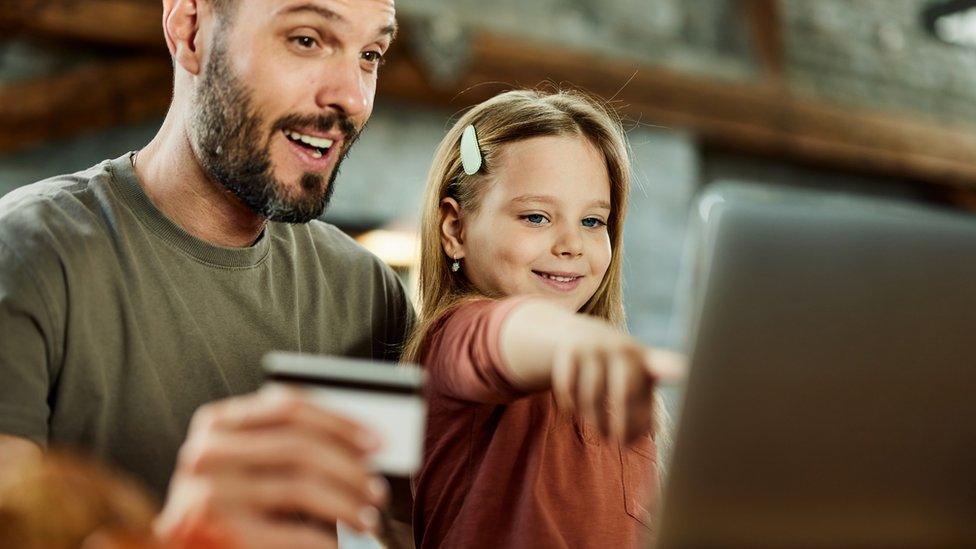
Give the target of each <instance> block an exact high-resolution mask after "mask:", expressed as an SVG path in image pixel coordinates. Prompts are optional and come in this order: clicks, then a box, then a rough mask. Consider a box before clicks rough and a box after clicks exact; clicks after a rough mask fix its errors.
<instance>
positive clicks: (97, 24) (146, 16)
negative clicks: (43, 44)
mask: <svg viewBox="0 0 976 549" xmlns="http://www.w3.org/2000/svg"><path fill="white" fill-rule="evenodd" d="M18 4H19V5H18V6H17V8H16V9H10V10H6V11H2V13H0V28H3V27H6V28H9V29H11V30H13V31H14V32H18V33H20V34H22V35H28V36H31V35H33V36H41V37H52V38H56V39H58V40H61V41H63V40H72V41H83V42H89V43H94V44H102V45H106V46H117V47H123V48H139V49H144V50H165V48H166V42H165V40H164V38H163V29H162V20H163V5H162V2H160V1H159V0H22V2H18Z"/></svg>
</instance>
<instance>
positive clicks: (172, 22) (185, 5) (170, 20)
mask: <svg viewBox="0 0 976 549" xmlns="http://www.w3.org/2000/svg"><path fill="white" fill-rule="evenodd" d="M199 4H200V2H199V1H198V0H164V1H163V34H164V35H165V37H166V46H167V47H168V48H169V53H170V55H172V56H173V61H174V62H175V63H176V64H177V65H179V66H181V67H183V69H184V70H185V71H186V72H188V73H190V74H200V67H201V66H202V58H201V51H200V48H199V45H200V44H199V40H200V38H201V36H200V13H199V8H200V6H199Z"/></svg>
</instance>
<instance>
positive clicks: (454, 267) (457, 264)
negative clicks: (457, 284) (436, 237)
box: [451, 257, 461, 273]
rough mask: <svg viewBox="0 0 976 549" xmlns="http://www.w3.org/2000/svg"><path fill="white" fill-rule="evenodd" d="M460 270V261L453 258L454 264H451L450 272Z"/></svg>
mask: <svg viewBox="0 0 976 549" xmlns="http://www.w3.org/2000/svg"><path fill="white" fill-rule="evenodd" d="M460 270H461V261H460V260H458V258H456V257H455V258H454V263H451V272H452V273H456V272H458V271H460Z"/></svg>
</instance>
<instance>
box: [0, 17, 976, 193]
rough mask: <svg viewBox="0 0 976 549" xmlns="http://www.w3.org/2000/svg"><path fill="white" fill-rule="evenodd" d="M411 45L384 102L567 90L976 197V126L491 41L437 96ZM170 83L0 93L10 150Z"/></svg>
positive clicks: (99, 79) (104, 72)
mask: <svg viewBox="0 0 976 549" xmlns="http://www.w3.org/2000/svg"><path fill="white" fill-rule="evenodd" d="M407 42H408V41H406V40H400V41H398V43H397V46H396V47H395V49H394V51H393V52H392V54H393V55H392V56H391V62H390V63H389V64H388V65H387V67H385V68H384V69H383V74H382V75H381V78H380V91H379V92H378V100H379V101H380V102H383V101H388V100H399V101H408V102H415V103H420V104H426V105H430V106H434V107H439V108H446V109H449V110H451V111H457V110H459V109H461V108H464V107H466V106H469V105H472V104H474V103H476V102H478V101H482V100H484V99H487V98H488V97H491V96H492V95H494V94H496V93H497V92H499V91H501V90H503V89H510V88H511V87H513V86H537V85H538V84H540V82H543V81H550V82H554V83H557V84H562V83H565V84H571V85H574V86H577V87H580V88H582V89H586V90H589V91H590V92H593V93H595V94H597V95H600V96H602V97H606V98H610V97H612V98H614V100H613V103H614V105H615V106H616V107H617V108H618V109H619V110H620V112H621V113H622V114H623V115H624V116H625V117H626V118H628V119H630V120H633V121H639V122H641V123H645V124H653V125H659V126H665V127H668V128H674V129H679V130H687V131H690V132H692V133H693V134H695V135H696V136H697V137H698V138H699V139H700V140H701V142H702V143H703V144H704V145H706V146H713V147H717V148H722V149H725V150H730V151H735V152H743V153H748V154H760V155H765V156H770V157H774V158H778V159H783V160H789V161H800V162H803V163H808V164H813V165H817V166H821V167H825V168H832V169H838V170H844V171H851V172H856V173H866V174H873V175H881V176H886V177H898V178H911V179H917V180H921V181H928V182H933V183H940V184H948V185H953V186H957V187H964V188H969V189H976V128H974V127H972V126H956V127H952V126H948V125H946V124H938V123H935V122H929V121H925V120H922V119H919V118H911V117H908V116H906V115H892V114H885V113H878V112H871V111H869V110H866V109H855V108H847V107H840V106H836V105H830V104H826V103H823V102H821V101H816V100H812V99H806V98H802V97H796V96H793V95H791V94H790V93H788V92H787V91H786V90H784V88H783V87H781V86H780V85H777V84H775V83H770V82H763V83H759V84H752V83H737V82H728V81H716V80H712V79H707V78H703V77H700V76H692V75H689V74H685V73H678V72H674V71H670V70H665V69H661V68H657V67H649V66H640V65H638V64H636V63H630V62H623V61H615V60H609V59H607V58H606V57H602V56H599V55H596V54H592V53H587V52H578V51H573V50H569V49H565V48H559V47H555V46H553V45H551V44H537V43H533V42H530V41H527V40H524V39H518V38H511V37H504V36H494V35H488V34H483V35H478V36H476V37H475V38H474V42H473V45H472V58H471V63H470V66H469V69H468V70H467V71H466V73H465V74H464V76H463V77H462V78H461V80H460V81H459V82H457V83H456V84H455V85H453V86H449V87H447V88H438V87H435V86H433V85H431V84H430V82H429V78H427V76H426V71H425V69H424V68H423V66H422V64H421V62H420V61H419V60H418V58H417V57H416V56H413V55H411V53H410V52H409V51H408V49H407V48H406V46H405V44H407ZM540 52H544V53H545V55H540ZM635 71H636V72H635ZM171 79H172V67H171V65H170V61H169V58H168V56H166V55H165V54H162V55H147V56H142V57H132V58H128V59H122V60H119V61H106V62H103V63H100V64H95V65H89V66H83V67H80V68H77V69H74V70H72V71H70V72H67V73H62V74H58V75H54V76H51V77H48V78H45V79H43V80H38V81H30V82H22V83H17V84H12V85H9V86H6V87H0V151H10V150H15V149H17V148H21V147H23V146H27V145H30V144H35V143H39V142H43V141H49V140H52V139H56V138H60V137H66V136H69V135H73V134H76V133H79V132H82V131H86V130H94V129H100V128H107V127H111V126H114V125H117V124H124V123H133V122H138V121H140V120H144V119H146V118H150V117H153V116H161V115H162V114H164V113H165V111H166V107H167V105H168V102H169V97H170V91H171V90H170V87H171Z"/></svg>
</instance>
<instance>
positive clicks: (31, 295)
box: [0, 240, 54, 446]
mask: <svg viewBox="0 0 976 549" xmlns="http://www.w3.org/2000/svg"><path fill="white" fill-rule="evenodd" d="M33 274H34V273H32V272H31V271H30V269H29V267H28V265H27V263H26V262H25V261H24V258H23V257H21V256H20V255H18V253H17V252H15V251H14V250H13V249H12V248H11V247H10V246H8V245H7V244H5V243H4V241H3V240H0V433H3V434H6V435H13V436H18V437H24V438H27V439H30V440H32V441H34V442H36V443H38V444H40V445H41V446H45V445H46V444H47V438H48V417H49V415H50V408H49V407H48V404H47V396H48V389H49V387H50V382H51V379H50V378H51V375H50V370H49V368H48V364H49V363H50V358H51V354H52V352H53V348H54V345H53V342H52V341H51V336H50V334H51V331H52V324H53V322H52V317H51V313H50V308H49V306H48V304H47V303H46V300H45V297H44V295H43V294H42V290H41V288H40V287H39V286H38V284H37V279H36V278H35V277H34V276H33Z"/></svg>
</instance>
